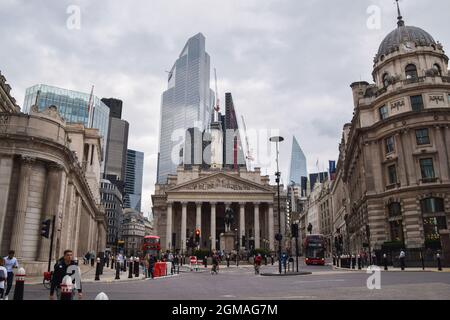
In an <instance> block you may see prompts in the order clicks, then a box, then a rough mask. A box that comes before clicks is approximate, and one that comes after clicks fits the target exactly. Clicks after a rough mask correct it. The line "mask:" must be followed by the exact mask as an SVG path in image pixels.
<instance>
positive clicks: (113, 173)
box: [102, 98, 129, 194]
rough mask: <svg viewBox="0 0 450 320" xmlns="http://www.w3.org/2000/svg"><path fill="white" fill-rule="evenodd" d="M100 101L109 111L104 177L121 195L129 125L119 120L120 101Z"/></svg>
mask: <svg viewBox="0 0 450 320" xmlns="http://www.w3.org/2000/svg"><path fill="white" fill-rule="evenodd" d="M102 101H103V102H104V103H105V104H106V106H108V108H109V109H110V117H109V132H108V142H107V149H106V159H105V174H104V176H105V178H106V179H108V180H110V181H111V182H112V183H113V184H114V185H115V186H116V187H117V188H118V189H119V191H120V192H121V193H122V194H123V193H124V191H125V190H124V187H125V165H126V161H127V149H128V131H129V124H128V122H127V121H125V120H122V119H121V118H120V117H121V115H122V101H121V100H118V99H113V98H110V99H102Z"/></svg>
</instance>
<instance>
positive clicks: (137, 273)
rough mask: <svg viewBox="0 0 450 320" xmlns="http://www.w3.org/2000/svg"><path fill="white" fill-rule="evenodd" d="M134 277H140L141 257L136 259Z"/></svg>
mask: <svg viewBox="0 0 450 320" xmlns="http://www.w3.org/2000/svg"><path fill="white" fill-rule="evenodd" d="M130 268H131V266H130ZM134 277H135V278H137V277H139V257H136V259H134Z"/></svg>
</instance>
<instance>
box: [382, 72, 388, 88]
mask: <svg viewBox="0 0 450 320" xmlns="http://www.w3.org/2000/svg"><path fill="white" fill-rule="evenodd" d="M388 86H389V74H388V73H385V74H383V87H385V88H387V87H388Z"/></svg>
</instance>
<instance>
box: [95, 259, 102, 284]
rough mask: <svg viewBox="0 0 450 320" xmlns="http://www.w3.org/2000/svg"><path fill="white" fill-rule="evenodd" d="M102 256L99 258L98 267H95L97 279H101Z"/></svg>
mask: <svg viewBox="0 0 450 320" xmlns="http://www.w3.org/2000/svg"><path fill="white" fill-rule="evenodd" d="M101 267H102V266H101V262H100V258H97V267H96V269H95V281H99V280H100V268H101Z"/></svg>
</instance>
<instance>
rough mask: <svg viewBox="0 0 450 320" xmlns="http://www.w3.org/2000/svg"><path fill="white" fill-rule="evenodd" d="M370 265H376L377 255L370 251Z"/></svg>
mask: <svg viewBox="0 0 450 320" xmlns="http://www.w3.org/2000/svg"><path fill="white" fill-rule="evenodd" d="M372 265H374V266H376V265H377V255H376V254H375V252H372Z"/></svg>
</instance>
